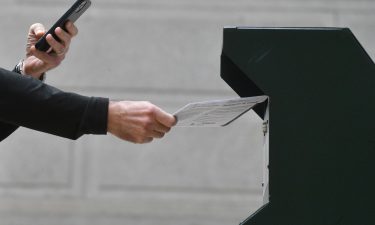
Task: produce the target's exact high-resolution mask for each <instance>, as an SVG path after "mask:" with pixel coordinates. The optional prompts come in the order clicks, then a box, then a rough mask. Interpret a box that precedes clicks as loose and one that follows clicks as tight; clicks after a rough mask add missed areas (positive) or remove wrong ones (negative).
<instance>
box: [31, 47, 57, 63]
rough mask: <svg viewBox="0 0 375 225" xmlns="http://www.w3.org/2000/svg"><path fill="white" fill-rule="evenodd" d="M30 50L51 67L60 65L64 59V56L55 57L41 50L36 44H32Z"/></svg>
mask: <svg viewBox="0 0 375 225" xmlns="http://www.w3.org/2000/svg"><path fill="white" fill-rule="evenodd" d="M30 52H31V54H32V55H34V56H35V57H36V58H38V59H40V60H41V61H43V62H44V63H45V64H46V65H48V67H51V68H54V67H56V66H58V65H59V64H60V63H61V61H62V60H63V57H55V56H53V55H50V54H48V53H46V52H42V51H39V50H37V49H36V48H35V46H32V47H31V48H30Z"/></svg>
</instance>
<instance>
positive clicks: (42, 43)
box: [35, 0, 91, 52]
mask: <svg viewBox="0 0 375 225" xmlns="http://www.w3.org/2000/svg"><path fill="white" fill-rule="evenodd" d="M90 5H91V1H90V0H77V1H76V2H75V3H74V4H73V5H72V7H70V9H68V11H66V13H65V14H64V15H63V16H62V17H61V18H60V19H59V20H58V21H57V22H56V23H55V24H54V25H53V26H52V27H51V28H50V29H49V30H48V31H47V33H45V34H44V35H43V37H42V38H40V39H39V41H38V42H37V43H36V44H35V48H36V49H38V50H39V51H43V52H46V51H48V49H50V47H51V46H50V45H49V44H48V42H47V40H46V37H47V35H48V34H51V35H52V36H53V37H54V38H55V39H56V40H57V41H61V40H60V39H59V38H58V37H57V35H56V34H55V29H56V28H57V27H61V28H62V29H63V30H65V31H66V29H65V24H66V22H68V21H71V22H73V23H74V22H75V21H76V20H77V19H78V18H79V17H80V16H81V15H82V14H83V13H84V12H85V11H86V10H87V9H88V8H89V7H90Z"/></svg>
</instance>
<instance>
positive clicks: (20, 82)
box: [0, 69, 108, 139]
mask: <svg viewBox="0 0 375 225" xmlns="http://www.w3.org/2000/svg"><path fill="white" fill-rule="evenodd" d="M0 106H1V107H0V108H1V110H0V121H2V122H3V123H7V124H11V125H14V126H24V127H28V128H31V129H34V130H39V131H42V132H46V133H50V134H54V135H58V136H62V137H66V138H70V139H77V138H79V137H80V136H82V135H83V134H105V133H106V131H107V127H106V126H107V113H108V99H102V98H90V97H86V96H81V95H77V94H74V93H67V92H63V91H60V90H58V89H56V88H54V87H51V86H49V85H46V84H43V83H42V82H40V81H38V80H36V79H33V78H30V77H25V76H14V74H13V73H11V72H9V71H6V70H3V69H0Z"/></svg>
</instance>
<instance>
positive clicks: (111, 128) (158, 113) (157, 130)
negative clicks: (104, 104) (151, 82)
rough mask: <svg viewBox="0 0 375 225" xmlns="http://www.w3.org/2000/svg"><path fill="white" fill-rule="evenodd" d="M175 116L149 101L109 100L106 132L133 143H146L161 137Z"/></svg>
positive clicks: (174, 120) (168, 128) (173, 121)
mask: <svg viewBox="0 0 375 225" xmlns="http://www.w3.org/2000/svg"><path fill="white" fill-rule="evenodd" d="M175 124H176V118H175V117H174V116H172V115H170V114H169V113H166V112H164V111H163V110H161V109H160V108H158V107H156V106H155V105H153V104H151V103H149V102H128V101H121V102H110V103H109V107H108V128H107V130H108V132H110V133H112V134H113V135H115V136H117V137H119V138H121V139H123V140H127V141H130V142H133V143H148V142H151V141H152V140H153V139H154V138H162V137H163V136H164V135H165V133H167V132H168V131H169V130H170V129H171V127H172V126H174V125H175Z"/></svg>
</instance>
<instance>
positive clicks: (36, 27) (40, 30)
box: [30, 23, 46, 39]
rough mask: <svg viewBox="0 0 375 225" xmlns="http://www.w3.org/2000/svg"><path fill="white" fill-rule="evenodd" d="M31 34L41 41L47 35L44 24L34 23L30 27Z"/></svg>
mask: <svg viewBox="0 0 375 225" xmlns="http://www.w3.org/2000/svg"><path fill="white" fill-rule="evenodd" d="M30 33H31V34H34V35H35V36H36V38H37V39H39V38H41V37H42V36H43V35H44V34H45V33H46V29H45V28H44V26H43V24H41V23H34V24H33V25H31V27H30Z"/></svg>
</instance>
